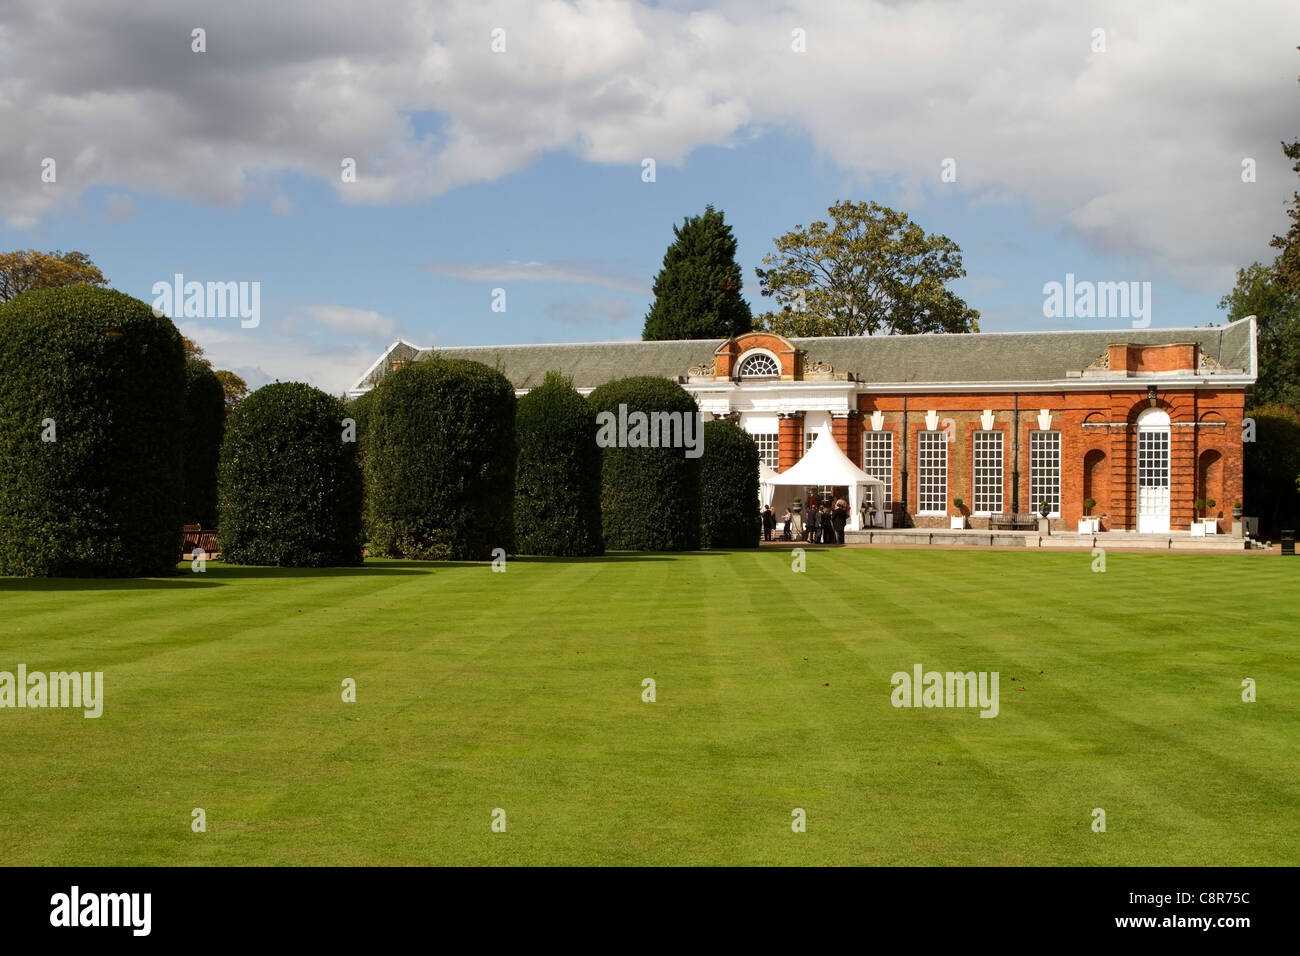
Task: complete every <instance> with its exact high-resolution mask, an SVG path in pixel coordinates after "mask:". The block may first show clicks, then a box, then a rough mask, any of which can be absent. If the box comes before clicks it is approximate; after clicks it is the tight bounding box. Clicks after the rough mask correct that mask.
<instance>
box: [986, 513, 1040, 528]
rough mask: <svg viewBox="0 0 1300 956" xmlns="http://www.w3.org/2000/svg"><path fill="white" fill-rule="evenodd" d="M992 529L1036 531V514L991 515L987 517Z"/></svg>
mask: <svg viewBox="0 0 1300 956" xmlns="http://www.w3.org/2000/svg"><path fill="white" fill-rule="evenodd" d="M989 528H990V529H992V530H993V531H1037V530H1038V515H993V516H992V517H991V518H989Z"/></svg>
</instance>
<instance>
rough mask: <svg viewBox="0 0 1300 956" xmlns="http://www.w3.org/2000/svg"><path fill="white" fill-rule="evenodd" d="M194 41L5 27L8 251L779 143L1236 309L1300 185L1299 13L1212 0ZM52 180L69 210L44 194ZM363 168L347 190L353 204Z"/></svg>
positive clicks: (67, 22)
mask: <svg viewBox="0 0 1300 956" xmlns="http://www.w3.org/2000/svg"><path fill="white" fill-rule="evenodd" d="M192 19H193V16H192V14H191V13H189V12H187V11H186V10H184V9H183V8H181V7H180V6H178V5H176V4H174V3H172V2H170V0H136V2H135V3H133V4H131V5H128V6H123V5H120V4H112V5H105V4H102V3H99V2H96V0H9V2H6V3H4V4H3V5H0V62H4V63H5V70H4V72H3V74H2V75H0V129H4V130H5V136H4V137H3V139H2V140H0V215H3V217H4V218H5V220H6V221H7V222H8V223H9V224H10V225H12V226H18V227H25V226H30V225H33V224H35V223H36V222H38V221H39V220H40V218H41V217H42V216H43V215H45V214H47V213H48V212H50V211H51V210H52V209H54V208H56V207H57V206H59V205H60V204H63V203H72V202H75V200H76V198H77V196H78V193H79V191H80V190H81V189H83V188H85V187H87V186H89V185H94V184H105V183H113V184H116V185H118V186H119V187H121V188H127V189H132V190H133V191H136V192H146V193H163V194H168V195H179V196H184V197H189V198H192V199H196V200H201V201H205V202H211V203H221V204H235V203H238V202H240V201H243V200H245V199H247V198H249V197H252V196H259V195H264V194H265V193H266V190H267V182H268V180H269V179H270V178H271V177H273V176H274V175H276V174H280V173H291V174H296V175H304V176H314V177H319V178H321V179H323V180H324V181H325V182H328V183H330V184H331V185H332V186H333V188H334V189H335V190H336V192H337V195H338V196H339V197H340V198H341V199H342V200H343V201H345V202H358V203H405V202H418V201H420V200H423V199H426V198H428V197H431V196H434V195H437V194H439V193H442V192H445V191H447V190H449V189H453V188H455V187H457V186H460V185H463V184H467V183H474V182H482V181H490V180H493V179H496V178H499V177H501V176H503V175H505V174H507V173H511V172H514V171H517V170H520V169H523V168H525V167H526V166H528V165H529V164H530V163H532V162H533V161H534V160H535V159H537V158H538V157H540V156H542V155H543V154H545V153H547V152H550V151H556V150H567V151H571V152H573V153H575V154H576V155H578V156H580V157H583V158H585V159H588V160H591V161H594V162H602V163H622V164H628V165H629V166H630V167H633V168H634V169H635V168H636V167H639V164H640V161H641V159H642V158H643V157H647V156H649V157H653V158H655V159H656V160H657V161H658V162H659V163H660V164H663V163H669V164H671V163H675V162H680V161H681V160H682V159H684V158H685V157H686V156H687V155H688V154H689V153H690V152H691V151H692V150H694V149H696V148H698V147H701V146H705V145H718V144H727V143H731V142H735V141H737V140H739V139H742V138H746V137H749V136H750V135H752V133H753V131H754V130H755V129H779V130H783V131H786V132H788V133H789V134H791V135H794V136H798V137H800V138H805V139H807V140H808V141H809V142H810V143H811V144H812V146H813V147H815V149H816V150H817V151H818V152H819V153H820V154H821V155H822V156H825V157H829V158H830V159H832V160H833V161H835V162H836V163H837V164H839V165H840V166H841V167H842V168H843V169H844V170H846V171H848V172H850V173H852V174H854V175H855V176H856V177H857V178H858V180H859V181H860V182H862V183H864V184H874V185H877V186H879V185H888V186H893V187H897V188H899V189H901V190H902V191H903V198H904V202H903V203H901V204H902V205H904V206H905V208H908V209H909V211H911V209H912V207H913V206H914V205H917V204H921V203H923V202H924V201H925V199H926V197H927V196H930V195H933V194H935V193H937V192H938V191H939V190H941V189H955V190H959V191H960V192H961V193H963V194H964V195H967V196H971V197H975V198H977V199H978V200H980V201H986V202H1013V203H1016V204H1023V205H1024V206H1025V207H1026V208H1027V209H1028V210H1029V211H1030V213H1031V214H1032V215H1033V216H1034V217H1035V218H1036V220H1037V222H1038V223H1039V224H1040V225H1041V226H1042V227H1045V228H1048V229H1057V230H1060V231H1062V232H1064V233H1066V234H1072V235H1077V236H1078V237H1080V238H1081V239H1082V240H1083V241H1085V242H1087V243H1088V244H1090V245H1091V246H1092V247H1093V248H1094V249H1096V250H1099V251H1102V252H1108V253H1116V254H1124V255H1128V256H1131V257H1135V258H1140V259H1143V260H1144V261H1145V262H1147V263H1150V268H1153V269H1160V270H1164V271H1166V272H1167V273H1168V274H1170V275H1172V276H1175V277H1178V278H1181V279H1182V280H1185V281H1186V282H1188V283H1190V284H1198V283H1199V284H1200V285H1202V286H1203V287H1205V288H1221V287H1223V285H1224V284H1225V282H1230V281H1231V272H1232V268H1233V267H1234V266H1235V265H1237V264H1240V263H1242V262H1245V261H1249V260H1250V259H1252V258H1254V257H1256V256H1259V255H1262V254H1267V250H1266V247H1265V246H1264V240H1265V238H1266V237H1267V236H1268V235H1270V234H1271V233H1272V232H1275V231H1279V230H1280V229H1281V228H1282V226H1283V225H1284V222H1285V220H1284V218H1283V216H1282V212H1281V205H1282V203H1283V201H1284V200H1286V199H1287V198H1289V196H1290V194H1291V192H1292V190H1293V189H1294V187H1295V184H1296V181H1295V177H1294V174H1292V173H1291V171H1290V169H1289V167H1288V164H1287V163H1286V161H1285V159H1284V158H1283V157H1282V155H1281V152H1280V150H1279V149H1278V142H1279V141H1280V140H1282V139H1288V140H1289V139H1292V138H1294V137H1295V135H1296V132H1297V131H1296V124H1295V116H1296V105H1297V99H1296V98H1297V96H1300V88H1298V87H1297V84H1296V74H1297V72H1300V58H1298V57H1297V56H1296V54H1295V50H1294V46H1295V41H1294V36H1295V35H1296V34H1297V32H1300V5H1297V4H1296V3H1294V2H1293V0H1240V2H1238V3H1237V4H1236V5H1235V6H1234V7H1233V10H1232V14H1231V15H1230V16H1229V15H1225V13H1224V8H1223V6H1222V5H1221V4H1220V3H1218V2H1217V0H1199V2H1182V0H1151V2H1148V3H1142V4H1134V3H1131V2H1128V0H1098V2H1094V3H1089V4H1086V5H1079V6H1077V7H1067V6H1062V5H1057V4H1044V3H1041V2H1039V0H1005V2H1002V3H998V4H980V3H967V4H957V3H953V2H950V0H918V2H914V3H908V4H899V3H894V2H882V0H877V2H860V0H790V2H781V0H758V2H755V0H720V2H718V3H715V4H714V5H713V7H712V9H709V10H692V9H682V8H681V7H680V6H679V5H676V4H669V5H654V6H652V5H649V4H648V3H633V2H628V0H577V2H575V3H562V2H559V0H540V2H538V0H510V2H507V0H488V2H477V0H449V2H444V3H439V4H436V5H431V4H424V3H419V2H415V0H394V2H392V3H390V4H387V5H385V7H384V11H383V15H382V16H360V17H358V16H357V14H356V8H355V6H354V5H353V4H349V3H346V2H344V0H282V2H281V3H279V4H277V5H276V10H275V16H274V17H270V16H268V14H267V9H266V6H265V4H264V3H262V2H260V0H259V2H253V0H227V2H226V3H225V4H223V5H222V6H221V7H220V8H216V7H214V8H209V9H208V10H206V11H205V13H204V15H203V17H202V19H203V20H204V21H205V23H204V26H205V28H206V29H207V31H208V52H207V53H203V54H196V53H192V52H191V51H190V47H189V43H190V40H189V35H190V30H191V28H192V27H193V25H194V24H193V23H191V22H190V21H191V20H192ZM498 26H499V27H502V28H503V29H505V30H506V37H507V51H506V52H505V53H500V54H494V53H492V52H491V49H490V31H491V29H492V28H494V27H498ZM1098 26H1101V27H1103V28H1104V29H1105V30H1106V39H1107V51H1106V52H1105V53H1093V52H1092V51H1091V49H1090V44H1091V41H1092V30H1093V29H1094V28H1095V27H1098ZM794 27H799V28H802V29H804V30H805V31H806V34H807V52H806V53H795V52H792V50H791V47H790V32H791V30H792V29H793V28H794ZM1288 37H1290V38H1291V39H1287V38H1288ZM70 51H75V55H70ZM418 112H433V113H435V114H437V115H438V116H439V117H440V120H441V122H440V123H439V124H438V132H437V133H436V134H433V135H429V136H424V137H417V135H416V134H415V133H414V132H413V129H412V126H411V123H410V119H409V116H410V114H411V113H418ZM45 156H51V157H54V158H56V159H57V161H58V163H59V182H58V184H43V183H42V182H41V181H40V163H41V159H42V158H43V157H45ZM1247 156H1249V157H1253V158H1254V159H1256V160H1257V162H1258V164H1259V170H1258V182H1257V183H1255V184H1252V185H1248V184H1243V183H1242V182H1241V181H1240V168H1241V160H1242V159H1243V158H1244V157H1247ZM344 157H353V158H355V159H356V160H357V169H358V181H357V182H356V183H353V184H345V183H342V182H341V181H340V176H339V169H340V162H341V160H342V159H343V158H344ZM948 157H952V158H954V159H955V160H956V161H957V172H958V179H957V182H956V183H952V184H944V183H941V182H940V181H939V168H940V163H941V161H942V160H943V159H945V158H948ZM864 198H865V197H864ZM812 214H815V211H814V212H813V213H812ZM523 265H528V264H523ZM519 277H520V278H529V277H537V276H528V275H520V276H519ZM562 281H565V280H562ZM597 284H599V283H597ZM608 287H609V288H615V286H612V285H610V286H608ZM618 288H620V289H622V288H626V287H621V286H620V287H618Z"/></svg>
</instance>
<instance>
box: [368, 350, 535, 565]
mask: <svg viewBox="0 0 1300 956" xmlns="http://www.w3.org/2000/svg"><path fill="white" fill-rule="evenodd" d="M374 396H375V397H374V399H373V402H372V403H371V405H370V407H369V409H368V411H367V412H366V421H365V428H366V437H365V447H366V452H365V471H366V531H367V536H368V539H369V542H370V548H371V551H372V553H378V554H387V555H391V556H394V557H406V558H416V559H421V560H428V559H453V560H470V561H481V560H486V559H488V558H490V557H491V556H492V551H493V549H495V548H502V549H504V550H506V551H510V550H512V547H513V542H512V539H513V536H514V514H513V512H514V498H515V404H516V402H515V391H514V386H512V385H511V384H510V381H509V380H508V379H507V378H506V377H505V376H504V375H502V374H501V373H500V372H498V371H495V370H494V369H490V368H488V367H487V366H486V365H483V364H481V363H479V362H471V361H467V360H463V359H434V360H432V361H427V362H416V363H414V364H412V365H409V366H407V367H406V368H403V369H400V370H397V371H394V372H392V373H390V374H388V375H386V376H384V378H383V380H382V381H381V382H380V383H379V385H377V386H376V387H375V389H374Z"/></svg>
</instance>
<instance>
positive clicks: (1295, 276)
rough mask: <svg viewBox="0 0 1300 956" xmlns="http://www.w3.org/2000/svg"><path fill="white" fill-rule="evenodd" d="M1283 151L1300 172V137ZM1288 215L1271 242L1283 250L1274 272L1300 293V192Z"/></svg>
mask: <svg viewBox="0 0 1300 956" xmlns="http://www.w3.org/2000/svg"><path fill="white" fill-rule="evenodd" d="M1296 49H1298V50H1300V47H1297V48H1296ZM1282 152H1283V153H1284V154H1285V155H1286V158H1287V159H1289V160H1291V161H1292V163H1293V165H1292V166H1291V169H1292V170H1294V171H1295V172H1296V173H1300V139H1298V140H1296V141H1294V142H1292V143H1283V144H1282ZM1287 215H1288V216H1290V217H1291V228H1290V229H1288V230H1287V233H1286V235H1285V236H1274V237H1273V241H1272V242H1271V243H1270V245H1272V246H1273V248H1274V249H1281V250H1282V252H1281V254H1279V255H1278V257H1277V261H1276V262H1275V263H1274V265H1273V270H1274V272H1273V274H1274V278H1275V279H1276V281H1277V284H1278V285H1279V286H1280V287H1281V288H1282V290H1283V291H1285V292H1288V293H1291V294H1293V295H1300V192H1295V193H1293V194H1292V196H1291V201H1290V202H1289V203H1287Z"/></svg>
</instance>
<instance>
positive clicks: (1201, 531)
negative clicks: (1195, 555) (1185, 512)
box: [1192, 518, 1205, 538]
mask: <svg viewBox="0 0 1300 956" xmlns="http://www.w3.org/2000/svg"><path fill="white" fill-rule="evenodd" d="M1192 537H1193V538H1204V537H1205V522H1204V521H1202V520H1201V519H1199V518H1197V519H1196V520H1195V521H1193V522H1192Z"/></svg>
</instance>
